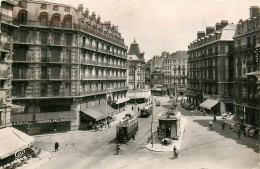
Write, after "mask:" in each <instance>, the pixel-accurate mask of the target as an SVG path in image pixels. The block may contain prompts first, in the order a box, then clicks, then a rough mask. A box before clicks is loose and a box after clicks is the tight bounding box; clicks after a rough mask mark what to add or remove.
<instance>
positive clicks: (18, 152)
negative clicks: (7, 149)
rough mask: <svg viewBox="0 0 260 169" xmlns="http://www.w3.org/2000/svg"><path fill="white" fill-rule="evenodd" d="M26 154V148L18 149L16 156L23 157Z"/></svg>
mask: <svg viewBox="0 0 260 169" xmlns="http://www.w3.org/2000/svg"><path fill="white" fill-rule="evenodd" d="M24 154H25V150H22V151H17V152H16V153H15V154H14V156H15V158H21V157H22V156H23V155H24Z"/></svg>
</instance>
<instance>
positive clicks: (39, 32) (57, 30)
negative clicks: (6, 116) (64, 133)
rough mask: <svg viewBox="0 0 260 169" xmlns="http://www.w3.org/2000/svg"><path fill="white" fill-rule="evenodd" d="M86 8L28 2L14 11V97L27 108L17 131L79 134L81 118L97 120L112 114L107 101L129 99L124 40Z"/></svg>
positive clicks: (16, 116)
mask: <svg viewBox="0 0 260 169" xmlns="http://www.w3.org/2000/svg"><path fill="white" fill-rule="evenodd" d="M83 10H84V9H83V6H82V5H79V7H78V8H75V7H73V6H70V5H64V4H57V3H50V2H46V1H26V0H25V1H24V0H23V1H19V3H18V5H17V6H15V7H14V12H13V16H14V17H15V18H14V21H15V23H16V24H17V25H19V30H18V31H15V32H14V34H13V38H14V57H13V67H12V70H13V82H12V86H13V90H12V99H13V102H14V103H20V104H24V105H25V113H23V114H14V115H12V116H13V118H12V119H13V125H15V126H16V127H18V128H20V129H24V130H26V129H28V128H29V129H31V130H30V131H28V132H31V133H38V132H51V131H58V130H77V129H78V127H79V124H80V119H81V116H84V115H87V118H88V122H90V121H93V122H98V121H100V120H102V119H104V118H106V116H107V115H108V114H109V113H111V111H112V109H110V108H109V106H108V107H106V108H105V105H106V100H107V101H108V102H113V101H116V100H118V99H121V98H124V97H125V95H126V91H127V86H126V60H127V57H126V52H127V47H126V46H125V44H124V39H123V38H122V37H121V34H120V33H119V32H118V28H117V26H113V25H111V23H110V22H101V18H100V16H98V17H96V14H95V13H94V12H93V13H92V14H91V15H89V11H88V9H86V10H85V12H83ZM105 109H106V110H107V111H106V112H105ZM105 113H106V114H105ZM83 119H86V118H85V117H84V118H83ZM24 123H26V125H24Z"/></svg>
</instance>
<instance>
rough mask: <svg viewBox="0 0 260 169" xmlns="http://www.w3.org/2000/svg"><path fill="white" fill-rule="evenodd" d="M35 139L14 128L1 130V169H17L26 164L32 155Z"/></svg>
mask: <svg viewBox="0 0 260 169" xmlns="http://www.w3.org/2000/svg"><path fill="white" fill-rule="evenodd" d="M33 142H34V138H33V137H31V136H28V135H27V134H25V133H23V132H21V131H19V130H17V129H15V128H13V127H6V128H2V129H0V167H3V168H8V167H9V168H15V167H17V166H21V165H22V164H23V163H26V161H27V160H29V158H31V157H32V155H33V154H34V155H36V152H34V151H33V149H31V148H32V143H33Z"/></svg>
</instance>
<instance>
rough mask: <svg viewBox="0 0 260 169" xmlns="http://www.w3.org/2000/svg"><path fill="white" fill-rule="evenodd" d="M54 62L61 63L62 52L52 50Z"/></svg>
mask: <svg viewBox="0 0 260 169" xmlns="http://www.w3.org/2000/svg"><path fill="white" fill-rule="evenodd" d="M51 61H52V62H59V61H60V50H59V49H53V50H52V59H51Z"/></svg>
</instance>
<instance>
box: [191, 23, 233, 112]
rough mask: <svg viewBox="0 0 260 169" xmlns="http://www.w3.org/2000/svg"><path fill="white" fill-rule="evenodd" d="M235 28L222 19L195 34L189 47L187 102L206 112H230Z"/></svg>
mask: <svg viewBox="0 0 260 169" xmlns="http://www.w3.org/2000/svg"><path fill="white" fill-rule="evenodd" d="M235 29H236V25H235V24H233V23H228V21H226V20H222V21H221V23H216V25H215V28H214V27H207V28H206V33H205V31H199V32H198V33H197V39H196V40H195V41H193V42H192V43H190V45H189V46H188V55H189V60H188V64H189V76H188V86H189V88H188V92H187V95H188V101H189V102H190V103H192V104H193V105H195V106H200V107H202V108H204V109H205V110H207V111H208V112H209V113H211V112H213V113H215V114H220V113H225V112H233V71H234V70H233V66H234V65H233V36H234V34H235Z"/></svg>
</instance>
